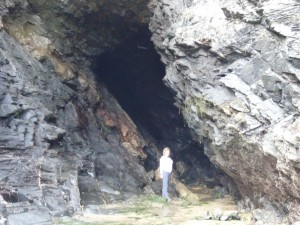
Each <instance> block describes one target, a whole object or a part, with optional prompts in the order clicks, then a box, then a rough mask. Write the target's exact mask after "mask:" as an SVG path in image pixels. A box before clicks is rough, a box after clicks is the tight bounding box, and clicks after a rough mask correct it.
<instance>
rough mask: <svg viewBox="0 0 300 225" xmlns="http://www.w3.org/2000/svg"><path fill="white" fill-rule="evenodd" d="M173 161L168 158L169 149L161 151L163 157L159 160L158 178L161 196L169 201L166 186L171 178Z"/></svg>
mask: <svg viewBox="0 0 300 225" xmlns="http://www.w3.org/2000/svg"><path fill="white" fill-rule="evenodd" d="M172 166H173V160H172V159H171V158H170V148H168V147H166V148H164V149H163V155H162V157H161V158H160V160H159V170H160V177H161V178H162V196H163V197H164V198H166V199H167V200H168V201H170V200H171V199H170V197H169V193H168V186H169V181H170V177H171V172H172Z"/></svg>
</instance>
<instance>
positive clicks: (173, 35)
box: [150, 0, 300, 223]
mask: <svg viewBox="0 0 300 225" xmlns="http://www.w3.org/2000/svg"><path fill="white" fill-rule="evenodd" d="M151 7H152V11H153V12H154V16H153V18H152V20H151V23H150V29H151V31H152V32H153V37H152V40H153V41H154V43H155V45H156V48H157V50H158V52H159V53H160V55H161V57H162V61H163V62H164V63H165V65H166V76H165V77H164V81H165V84H166V85H167V86H169V87H170V88H172V89H173V90H174V91H175V92H176V99H177V105H178V106H179V107H180V108H181V110H182V112H183V115H184V118H185V121H186V122H187V123H188V125H189V127H190V128H191V129H192V130H193V131H194V134H195V135H196V136H197V139H198V140H199V142H202V143H204V148H205V153H206V154H207V155H208V157H209V158H210V159H211V161H212V162H213V163H214V164H215V165H217V166H218V167H219V168H221V169H222V170H223V171H224V172H225V173H227V174H228V175H229V176H230V177H232V178H233V179H234V181H235V183H236V184H237V186H238V188H239V190H240V193H241V194H242V196H244V199H247V198H248V200H247V201H245V206H246V207H250V208H253V207H263V208H267V209H268V210H270V211H273V212H276V210H278V209H280V210H279V211H280V212H279V211H277V212H278V213H279V214H281V215H283V214H285V215H286V214H289V215H290V216H291V217H290V219H291V221H295V220H299V214H298V212H299V207H300V206H299V193H300V190H299V182H300V179H299V169H298V166H297V165H298V162H299V159H300V154H299V143H300V142H299V112H300V109H299V96H300V86H299V74H300V73H299V72H300V71H299V66H298V62H299V60H300V58H299V53H298V49H299V42H298V39H299V37H300V36H299V35H300V33H299V29H298V28H299V13H296V12H298V11H299V9H300V8H299V7H300V5H299V2H298V1H295V0H287V1H284V2H283V1H242V2H239V1H217V0H216V1H197V0H194V1H180V2H177V3H174V4H173V3H170V2H169V1H164V0H159V1H153V2H152V4H151ZM250 202H251V203H250ZM249 203H250V204H249ZM276 216H277V215H276V213H275V217H276ZM274 223H278V221H277V222H274Z"/></svg>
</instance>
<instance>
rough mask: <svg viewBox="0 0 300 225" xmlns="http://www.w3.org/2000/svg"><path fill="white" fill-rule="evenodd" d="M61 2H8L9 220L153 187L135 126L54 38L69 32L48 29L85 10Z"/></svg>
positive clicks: (3, 151) (4, 67)
mask: <svg viewBox="0 0 300 225" xmlns="http://www.w3.org/2000/svg"><path fill="white" fill-rule="evenodd" d="M55 2H56V1H53V2H49V1H48V2H47V4H46V3H45V2H41V1H28V2H27V1H4V2H3V1H1V3H0V13H1V16H2V19H1V24H0V25H1V28H0V162H1V163H0V171H1V172H0V214H1V218H2V216H4V218H5V219H4V220H7V224H9V225H14V224H15V225H17V224H20V223H22V224H52V216H66V215H73V214H74V213H82V211H81V210H82V206H89V205H94V204H104V203H107V202H110V201H115V200H122V199H124V198H127V197H128V196H131V195H136V194H141V193H143V191H144V190H143V187H145V186H147V185H148V184H150V183H151V178H149V177H148V176H147V173H146V170H145V169H144V167H143V159H145V157H146V156H145V153H144V152H143V147H144V146H145V140H144V138H143V137H142V136H141V135H140V133H139V131H138V130H137V128H136V126H135V124H134V123H133V122H132V120H131V119H130V118H129V116H128V115H127V113H126V112H124V111H123V109H122V108H121V107H120V106H119V104H118V103H117V101H116V100H115V99H114V97H113V96H112V95H111V94H109V92H108V91H107V90H106V88H105V87H103V86H101V85H98V84H97V82H96V81H95V79H94V75H93V73H92V72H91V71H90V70H89V69H88V68H87V67H85V66H84V65H85V64H83V65H81V64H80V65H81V67H80V68H79V66H77V65H75V64H73V63H72V60H75V59H74V58H75V55H76V54H77V56H76V57H78V58H80V57H79V55H80V56H81V57H82V58H80V59H78V60H79V61H77V62H80V61H83V58H84V57H86V56H84V55H83V53H82V52H81V51H79V50H78V51H76V50H74V49H72V51H74V52H75V54H74V55H72V56H71V55H69V56H70V57H71V59H70V60H68V59H67V56H66V55H68V53H67V51H66V49H62V50H61V51H60V48H59V47H62V46H64V47H68V45H69V44H70V43H65V45H64V42H62V41H61V40H59V41H58V37H57V36H55V34H56V35H62V34H63V35H65V34H66V33H64V32H65V31H66V30H67V28H66V30H64V29H62V31H61V33H57V32H55V31H53V30H51V32H50V31H49V30H48V29H50V28H49V26H50V25H51V24H50V23H54V21H53V20H52V21H50V19H49V18H47V17H46V16H47V15H48V16H49V14H47V13H46V12H51V13H52V14H51V16H54V15H55V16H57V14H55V13H57V12H60V13H63V15H64V16H66V15H69V14H68V13H67V12H61V11H60V10H62V9H69V10H75V11H76V8H72V7H73V6H74V5H72V4H73V3H74V4H76V2H73V1H72V4H71V3H70V4H69V5H68V6H69V7H70V8H68V7H65V8H64V7H63V6H64V5H63V4H62V5H59V4H58V5H55ZM95 2H96V1H95ZM97 2H98V3H99V1H97ZM40 3H43V4H45V5H44V6H45V7H50V8H46V9H44V8H42V9H39V8H38V7H42V5H40ZM95 4H96V3H95ZM99 4H100V3H99ZM118 4H121V2H120V1H119V3H118ZM124 4H125V3H124ZM56 6H57V7H58V6H61V8H56ZM79 6H80V5H78V7H79ZM110 7H112V5H110ZM134 7H138V5H135V6H134ZM79 8H80V9H81V7H79ZM95 8H97V7H96V6H95ZM121 8H122V5H120V7H119V9H120V10H121ZM52 9H53V10H54V11H51V10H52ZM127 9H128V10H130V7H129V6H128V7H127ZM43 10H45V11H43ZM47 10H49V11H47ZM115 10H116V11H118V8H117V7H116V8H115ZM122 10H125V8H123V9H122ZM136 10H137V9H136ZM33 11H34V12H33ZM83 11H84V12H86V13H87V11H86V10H83ZM39 13H41V14H43V16H45V17H46V18H44V19H42V18H41V17H39V15H38V14H39ZM72 13H74V12H72ZM70 14H71V13H70ZM74 14H75V13H74ZM134 15H135V14H132V16H133V17H134ZM51 16H50V17H51ZM134 18H135V17H134ZM56 19H59V17H57V18H56V17H55V19H54V20H56ZM60 19H62V20H64V19H66V18H65V17H64V18H60ZM107 19H111V18H107ZM139 19H141V18H139ZM134 20H135V19H132V20H131V21H129V23H131V22H132V23H134V22H133V21H134ZM47 22H49V23H47ZM56 22H57V21H56ZM46 24H47V25H46ZM55 24H56V25H58V24H59V22H57V23H55ZM85 28H86V27H85ZM85 28H84V29H85ZM68 29H69V28H68ZM74 29H75V28H74ZM87 29H90V28H87ZM107 29H110V27H107ZM75 30H76V29H75ZM91 30H93V29H91ZM56 31H57V30H56ZM80 32H81V31H80ZM8 33H9V34H8ZM129 33H130V32H129ZM129 33H128V35H130V34H129ZM53 35H54V36H55V38H57V39H55V38H53V37H54V36H53ZM13 37H14V38H13ZM61 38H65V36H63V37H61ZM90 38H91V36H90ZM116 38H117V37H116ZM55 40H56V41H57V45H56V43H54V41H55ZM109 40H110V41H113V40H112V38H111V39H109ZM118 40H122V41H124V40H126V38H124V39H121V38H120V39H118ZM115 44H116V43H115ZM88 45H89V44H88ZM99 46H100V45H99ZM73 47H75V46H73ZM80 48H82V49H81V50H83V49H86V47H85V46H82V47H80ZM100 48H102V46H100ZM107 48H112V47H111V46H108V47H107ZM103 49H104V47H103ZM64 57H65V58H64ZM85 63H86V64H88V62H87V61H85ZM148 191H149V190H148Z"/></svg>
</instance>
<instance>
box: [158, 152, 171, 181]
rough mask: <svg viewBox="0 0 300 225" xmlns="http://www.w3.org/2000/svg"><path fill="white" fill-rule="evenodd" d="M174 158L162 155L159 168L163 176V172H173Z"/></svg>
mask: <svg viewBox="0 0 300 225" xmlns="http://www.w3.org/2000/svg"><path fill="white" fill-rule="evenodd" d="M172 166H173V160H172V159H171V158H170V157H166V156H162V157H161V158H160V160H159V170H160V175H161V177H162V175H163V172H169V173H171V172H172Z"/></svg>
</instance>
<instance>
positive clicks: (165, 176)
mask: <svg viewBox="0 0 300 225" xmlns="http://www.w3.org/2000/svg"><path fill="white" fill-rule="evenodd" d="M170 176H171V173H170V172H165V171H163V180H162V196H163V197H165V198H167V199H169V193H168V187H169V182H170Z"/></svg>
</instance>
